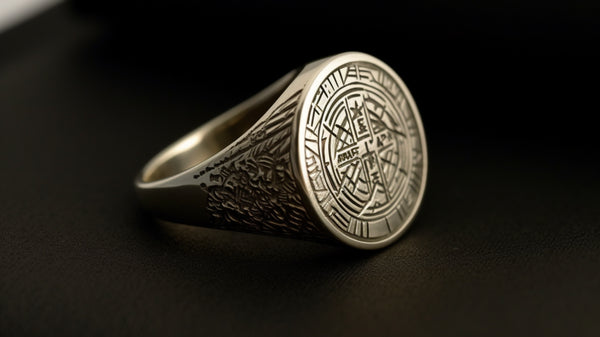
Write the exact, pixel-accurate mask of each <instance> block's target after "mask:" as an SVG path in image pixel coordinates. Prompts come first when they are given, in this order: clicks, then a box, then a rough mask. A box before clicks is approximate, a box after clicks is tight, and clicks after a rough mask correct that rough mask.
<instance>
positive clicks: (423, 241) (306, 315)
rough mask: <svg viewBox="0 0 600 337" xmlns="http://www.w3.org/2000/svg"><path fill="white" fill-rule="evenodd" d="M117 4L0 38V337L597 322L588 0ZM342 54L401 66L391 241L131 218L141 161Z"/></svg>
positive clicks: (592, 27)
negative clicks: (411, 149) (412, 166)
mask: <svg viewBox="0 0 600 337" xmlns="http://www.w3.org/2000/svg"><path fill="white" fill-rule="evenodd" d="M156 3H158V2H156ZM267 4H268V5H271V6H273V4H272V3H270V2H267ZM229 5H231V4H230V3H227V6H229ZM376 5H377V6H379V5H380V4H379V3H376ZM112 6H113V7H111V5H106V6H104V7H103V6H102V5H100V3H99V2H97V3H95V5H94V4H93V3H92V5H86V4H83V1H75V2H71V3H70V4H68V5H63V6H61V7H58V8H56V9H53V10H51V11H49V12H46V13H45V14H43V15H41V16H39V17H37V18H35V19H33V20H31V21H29V22H27V23H25V24H23V25H21V26H19V27H17V28H14V29H12V30H10V31H8V32H5V33H3V34H2V35H0V156H1V158H0V177H1V178H2V182H1V183H0V335H2V336H21V335H52V336H60V335H65V336H87V335H104V336H119V335H140V336H148V335H156V336H163V335H178V336H179V335H204V336H219V335H257V336H267V335H273V336H285V335H308V336H313V335H314V336H337V335H356V336H358V335H372V336H378V335H396V336H450V335H454V336H482V335H483V336H486V335H487V336H531V335H539V336H598V335H600V321H599V318H600V196H599V193H598V191H599V190H600V170H599V169H600V165H599V163H598V147H597V143H598V142H597V141H596V138H597V136H598V132H597V129H598V128H597V124H596V123H595V115H598V114H599V113H600V109H599V108H598V106H599V105H598V84H597V83H598V77H597V75H598V69H597V61H598V53H597V52H596V50H595V49H596V47H597V46H596V45H597V43H598V41H600V29H599V22H600V20H599V19H598V18H599V16H598V15H597V14H598V11H597V10H596V9H595V8H594V7H593V6H588V7H583V8H575V7H576V6H562V5H561V6H550V5H548V6H547V7H545V8H538V7H536V6H522V7H510V8H505V9H501V8H495V7H493V6H492V7H486V8H483V7H481V8H476V7H468V6H467V5H465V4H463V3H461V5H460V6H458V7H452V6H445V7H444V6H438V7H435V8H429V7H427V6H425V5H423V6H421V7H415V6H413V7H401V8H400V9H394V11H393V12H390V11H391V9H387V8H386V7H382V8H379V7H377V10H376V11H375V10H374V11H369V10H365V9H362V10H358V11H354V9H348V8H344V9H343V10H341V11H336V10H335V8H333V9H332V8H331V7H324V8H323V9H320V12H319V14H318V15H315V16H314V17H311V16H309V17H308V18H307V16H306V14H307V13H308V12H310V8H311V7H307V8H308V9H309V10H307V9H306V8H305V7H302V8H295V7H294V6H293V5H290V6H291V7H289V8H288V7H285V6H284V7H285V8H275V9H273V12H268V11H266V12H265V11H260V10H257V9H256V8H254V7H252V6H249V5H246V6H247V7H243V5H241V6H242V7H240V8H237V9H236V10H234V11H233V12H232V13H229V12H227V13H223V12H219V10H220V11H223V10H224V8H226V6H221V7H219V6H217V7H218V8H216V9H215V13H211V12H210V11H208V10H206V9H204V11H203V12H200V13H197V12H196V11H195V10H197V9H198V7H195V8H194V7H192V8H190V9H189V10H187V9H186V8H183V7H177V8H176V9H173V8H171V9H170V10H166V11H165V12H163V10H164V9H161V8H155V7H149V8H144V10H142V11H140V10H139V9H136V8H135V6H130V7H123V8H121V7H118V6H116V5H112ZM281 6H283V5H281ZM461 6H462V7H461ZM386 10H387V12H386ZM284 12H285V13H288V14H287V15H284V14H285V13H284ZM289 13H296V14H295V15H291V14H289ZM332 18H333V19H332ZM328 20H329V21H328ZM332 20H334V21H335V22H336V23H335V24H331V22H332ZM281 34H284V36H285V38H281V37H280V35H281ZM348 50H359V51H364V52H367V53H370V54H373V55H375V56H377V57H379V58H380V59H382V60H383V61H384V62H386V63H388V64H390V65H391V66H392V67H393V68H394V69H395V70H396V71H397V72H398V73H399V74H400V76H401V77H402V78H403V79H404V80H405V82H406V83H407V85H408V87H409V88H410V89H411V90H412V93H413V96H414V97H415V100H416V102H417V104H418V105H419V108H420V110H421V114H422V117H423V121H424V125H425V130H426V132H427V137H428V142H429V151H430V152H429V153H430V176H429V181H428V188H427V191H426V196H425V200H424V203H423V206H422V209H421V212H420V214H419V216H418V218H417V220H416V221H415V223H414V224H413V226H412V227H411V229H410V230H409V231H408V232H407V233H406V235H405V236H404V237H403V238H402V239H401V240H400V241H399V242H397V244H394V245H392V246H391V247H389V248H387V249H383V250H381V251H376V252H363V251H356V250H352V249H349V248H341V247H335V246H329V245H325V244H319V243H311V242H304V241H296V240H290V239H280V238H272V237H266V236H259V235H251V234H241V233H233V232H226V231H219V230H209V229H202V228H195V227H189V226H183V225H164V224H158V223H156V222H155V221H153V220H152V218H151V217H149V216H148V215H146V214H145V213H144V212H143V211H141V210H140V208H139V205H138V203H137V201H136V198H135V194H134V190H133V178H134V177H135V175H136V174H137V172H138V170H139V169H140V168H141V167H142V166H143V165H144V164H145V162H146V161H147V160H148V159H150V157H151V156H152V155H153V154H155V153H156V152H157V151H159V150H161V149H162V148H163V147H164V146H166V145H168V144H169V143H170V142H172V141H174V140H176V139H177V138H178V137H180V136H182V135H183V134H184V133H185V132H187V131H189V130H191V129H193V128H194V127H196V126H198V125H200V124H201V123H202V122H204V121H206V120H208V119H209V118H210V117H212V116H214V115H216V114H218V113H219V112H222V111H224V110H226V109H227V108H229V107H231V106H233V105H234V104H236V103H238V102H240V101H242V100H243V99H245V98H247V97H248V96H250V95H251V94H253V93H254V92H256V91H258V90H260V89H261V88H263V87H264V86H266V85H268V84H269V83H271V82H272V81H274V80H275V79H277V78H278V77H279V76H281V75H283V74H285V73H286V72H287V71H289V70H291V69H293V68H296V67H298V66H300V65H302V64H303V63H305V62H309V61H312V60H315V59H318V58H321V57H324V56H328V55H331V54H335V53H337V52H342V51H348Z"/></svg>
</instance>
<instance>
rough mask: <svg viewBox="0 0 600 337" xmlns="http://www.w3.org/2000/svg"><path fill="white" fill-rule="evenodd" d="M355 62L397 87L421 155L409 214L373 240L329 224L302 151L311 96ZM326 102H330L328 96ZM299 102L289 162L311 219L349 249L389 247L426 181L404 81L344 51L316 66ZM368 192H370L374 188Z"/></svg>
mask: <svg viewBox="0 0 600 337" xmlns="http://www.w3.org/2000/svg"><path fill="white" fill-rule="evenodd" d="M357 62H358V63H365V64H370V65H374V66H375V67H377V68H379V69H381V70H383V71H384V72H385V73H387V74H388V75H389V76H390V77H391V78H392V80H393V81H395V83H396V84H397V85H398V87H399V88H400V90H401V92H402V94H403V95H404V98H405V99H406V104H407V105H408V106H409V107H410V110H411V111H412V115H413V116H414V123H415V124H416V129H417V131H418V139H419V140H420V148H421V153H422V159H421V161H422V168H421V171H420V172H421V173H422V177H421V178H420V186H419V188H418V193H415V194H416V199H415V200H413V203H412V204H411V205H412V208H411V209H410V210H409V211H407V213H406V214H405V217H404V218H403V220H402V221H401V225H399V226H398V227H397V228H395V229H394V230H390V232H389V234H387V235H385V236H382V237H377V238H368V237H362V236H358V235H355V234H351V233H349V232H348V229H349V228H350V224H348V226H349V227H348V228H346V230H344V229H342V228H340V226H339V225H336V224H335V223H333V221H332V220H331V219H330V217H329V216H328V215H327V214H325V211H324V210H323V208H322V207H321V205H320V203H319V201H318V200H317V197H316V196H315V191H314V189H313V185H312V183H311V181H312V180H311V178H309V173H308V165H309V163H307V155H306V151H307V148H306V136H307V123H309V121H308V120H307V119H308V116H309V114H310V113H311V110H312V109H313V100H314V99H315V95H316V94H317V92H318V91H319V88H320V87H321V85H322V84H323V82H324V81H325V80H326V79H327V78H328V77H329V75H331V74H332V73H333V72H334V71H336V70H337V69H338V68H342V67H343V66H344V65H346V64H351V63H357ZM357 71H358V70H357ZM344 85H345V82H343V83H342V85H341V86H340V87H338V88H337V89H334V91H333V92H330V93H331V97H333V96H335V95H336V93H337V92H342V91H343V90H346V89H343V87H344ZM348 90H349V89H348ZM356 90H357V89H354V91H356ZM358 90H359V91H360V90H361V89H360V88H359V89H358ZM322 91H323V89H321V91H320V92H322ZM339 96H342V94H339ZM327 99H328V100H330V98H329V96H328V98H327ZM331 100H333V98H331ZM301 102H302V103H301V106H300V110H299V111H300V113H298V114H297V116H296V118H297V119H296V121H295V125H296V127H295V128H294V134H293V135H292V136H293V140H294V144H295V146H294V147H293V154H292V163H293V168H294V170H296V173H297V174H296V177H298V180H299V185H300V187H301V188H300V190H301V191H302V193H303V198H304V199H305V203H306V204H307V205H306V206H307V208H308V210H309V212H310V213H311V214H312V215H313V217H314V218H315V219H318V220H319V221H320V222H321V223H323V224H324V225H325V227H326V228H327V229H328V230H329V231H330V232H331V234H333V235H334V236H335V237H336V238H338V239H339V240H341V241H342V242H344V243H346V244H348V245H350V246H353V247H356V248H361V249H377V248H382V247H385V246H387V245H389V244H391V243H392V242H394V241H396V240H397V239H398V238H399V237H400V236H401V235H402V234H403V233H404V232H405V231H406V229H407V228H408V227H409V225H410V224H411V223H412V221H413V220H414V218H415V215H416V213H417V212H418V210H419V208H420V205H421V201H422V199H423V194H424V191H425V186H426V182H427V166H428V161H427V144H426V140H425V133H424V131H423V124H422V122H421V117H420V115H419V111H418V109H417V106H416V104H415V102H414V100H413V98H412V96H411V94H410V91H409V90H408V88H407V87H406V85H405V84H404V82H403V81H402V80H401V79H400V77H399V76H398V75H397V74H396V72H395V71H394V70H393V69H391V68H390V67H389V66H387V65H386V64H385V63H383V62H382V61H380V60H379V59H377V58H375V57H373V56H370V55H368V54H364V53H359V52H348V53H343V54H339V55H335V56H332V57H330V58H327V59H325V60H324V62H323V63H322V64H321V65H319V69H317V70H316V72H315V75H313V78H312V80H310V82H309V85H308V87H307V88H306V89H305V90H304V92H303V94H302V97H301ZM327 104H328V105H327V108H326V109H325V111H323V115H327V114H328V113H330V110H333V108H332V107H330V106H329V103H327ZM346 104H347V103H346ZM357 104H358V103H357ZM363 104H364V103H363ZM365 109H367V113H369V110H368V108H367V106H366V105H365ZM330 114H334V112H331V113H330ZM336 118H337V117H336ZM342 118H343V117H342ZM313 123H314V122H313ZM348 125H349V124H348ZM355 129H356V128H355ZM372 130H373V129H371V131H372ZM308 132H310V131H308ZM355 137H356V138H357V139H358V136H356V132H355ZM372 137H373V133H372V132H371V138H372ZM390 138H391V137H390ZM318 144H321V143H318ZM336 144H337V143H336ZM333 146H334V147H333V148H334V149H335V148H337V145H333ZM357 151H358V150H357ZM357 151H354V152H357ZM294 152H295V153H294ZM336 153H337V152H336ZM410 153H411V155H412V152H410ZM377 156H378V158H379V154H377ZM333 158H339V157H336V156H335V154H334V157H333ZM338 163H339V161H338ZM321 166H322V165H321ZM331 166H334V165H331ZM357 167H358V164H357ZM320 168H321V169H322V167H320ZM336 169H337V168H336ZM332 170H333V169H332ZM380 170H381V168H380ZM365 171H366V166H365ZM365 174H366V173H365ZM344 176H345V173H344ZM406 177H407V178H406V180H407V181H408V180H409V178H408V175H407V176H406ZM362 181H363V182H364V181H365V180H362ZM408 183H410V181H409V182H407V184H408ZM372 186H375V185H372ZM340 190H341V188H340ZM371 191H374V189H373V190H371ZM329 192H330V193H331V189H329ZM371 193H372V194H373V193H376V192H371ZM398 193H400V192H398ZM321 200H323V199H321ZM336 202H337V201H336ZM395 202H397V200H393V201H392V203H394V204H393V205H392V208H395V207H396V206H399V203H398V205H396V204H395ZM340 206H341V205H340ZM365 207H366V206H365ZM361 214H362V213H361ZM359 215H360V214H359ZM385 219H386V222H387V219H388V218H387V217H386V218H385ZM350 222H355V221H354V220H353V219H351V221H350ZM363 226H364V225H363ZM366 226H367V227H368V226H369V224H368V223H367V225H366ZM389 228H390V226H389V224H388V229H389ZM367 230H368V229H367ZM367 236H368V234H367Z"/></svg>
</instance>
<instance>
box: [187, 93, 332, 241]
mask: <svg viewBox="0 0 600 337" xmlns="http://www.w3.org/2000/svg"><path fill="white" fill-rule="evenodd" d="M300 94H301V91H298V92H296V93H295V94H294V95H292V97H290V98H289V99H288V100H286V101H285V102H284V103H282V104H281V105H280V106H278V107H277V108H276V109H274V110H273V111H272V113H270V114H269V116H268V117H267V118H266V119H262V121H261V122H260V123H259V124H258V125H255V126H254V127H253V128H252V131H251V133H250V134H249V135H247V136H246V137H245V138H243V139H240V140H239V141H238V142H237V143H236V144H235V146H233V147H232V149H231V150H230V152H229V153H227V154H226V155H225V156H224V158H223V160H221V161H218V162H216V163H214V164H213V165H211V166H209V167H207V168H206V169H205V170H203V171H201V172H199V173H198V174H197V175H195V176H194V178H198V177H201V176H204V175H206V174H209V181H210V182H209V183H206V184H205V183H203V184H201V187H202V188H203V189H204V190H205V191H206V192H207V195H208V202H207V204H208V211H209V212H210V213H211V220H212V223H211V225H212V227H215V228H222V229H228V230H237V231H242V232H255V233H262V234H264V233H266V234H274V235H279V236H292V237H295V238H298V237H300V238H302V237H306V238H311V239H314V238H321V239H328V238H329V236H327V235H326V234H325V230H324V229H321V228H320V227H318V226H317V225H315V223H314V222H312V221H311V220H310V218H309V216H308V214H307V211H306V209H305V207H304V205H303V204H302V199H301V196H300V194H299V193H298V188H297V186H296V182H295V180H294V177H293V174H292V166H291V154H290V146H291V131H292V130H291V128H292V124H293V119H294V118H293V117H294V114H295V111H296V108H297V106H298V100H299V99H300Z"/></svg>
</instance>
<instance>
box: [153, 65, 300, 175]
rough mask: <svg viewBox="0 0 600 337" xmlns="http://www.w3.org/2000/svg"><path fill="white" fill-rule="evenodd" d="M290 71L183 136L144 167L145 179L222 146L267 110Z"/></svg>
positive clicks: (174, 170)
mask: <svg viewBox="0 0 600 337" xmlns="http://www.w3.org/2000/svg"><path fill="white" fill-rule="evenodd" d="M296 73H297V71H293V72H290V73H289V74H287V75H286V76H284V77H283V78H281V79H280V80H278V81H277V82H275V83H273V84H272V85H271V86H269V87H267V88H266V89H264V90H263V91H261V92H260V93H258V94H256V95H255V96H253V97H251V98H250V99H248V100H246V101H245V102H243V103H241V104H240V105H238V106H236V107H234V108H232V109H231V110H229V111H227V112H225V113H224V114H222V115H220V116H218V117H216V118H215V119H213V120H211V121H209V122H208V123H206V124H204V125H202V126H201V127H199V128H198V129H196V130H194V131H192V132H191V133H189V134H188V135H186V136H184V137H183V138H181V139H180V140H178V141H177V142H175V143H174V144H172V145H171V146H169V147H168V148H166V149H165V150H164V151H163V152H161V153H159V154H158V155H157V156H156V157H155V158H154V159H152V160H151V161H150V162H149V163H148V165H146V167H145V168H144V170H143V171H142V175H141V179H142V182H145V183H150V182H153V181H157V180H161V179H165V178H168V177H171V176H173V175H176V174H178V173H180V172H183V171H185V170H187V169H189V168H191V167H194V166H196V165H198V164H200V163H201V162H203V161H204V160H206V159H208V158H210V157H212V156H213V155H215V154H216V153H218V152H219V151H221V150H223V149H224V148H226V147H227V146H229V145H230V144H231V143H233V142H234V141H235V140H237V139H238V138H239V137H241V136H242V135H243V134H244V133H245V132H246V131H248V129H250V128H251V127H252V126H253V125H254V124H255V123H256V122H257V121H258V119H259V118H260V117H261V116H263V114H265V113H266V112H267V110H268V109H269V108H270V107H271V106H272V105H273V104H274V103H275V101H276V100H277V98H279V96H280V95H281V94H282V93H283V91H284V90H285V89H286V88H287V86H288V85H289V84H290V82H291V81H292V79H293V78H294V77H295V75H296Z"/></svg>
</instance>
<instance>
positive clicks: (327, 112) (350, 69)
mask: <svg viewBox="0 0 600 337" xmlns="http://www.w3.org/2000/svg"><path fill="white" fill-rule="evenodd" d="M338 63H341V62H338ZM329 68H330V69H327V68H326V69H325V70H324V71H323V75H322V76H320V77H318V78H317V81H316V82H315V83H314V88H313V90H312V91H311V93H309V94H308V97H307V99H306V106H305V110H306V111H305V112H304V113H303V114H302V117H301V119H302V120H301V123H300V128H301V130H300V133H299V138H300V139H299V145H300V147H299V148H300V151H299V159H300V167H301V170H302V174H303V177H305V179H306V180H307V181H306V182H307V185H308V186H307V191H306V192H307V195H308V199H309V200H310V202H311V204H312V205H313V206H315V207H313V208H314V209H315V210H316V213H317V215H318V216H319V217H320V218H321V219H323V220H325V223H327V224H328V225H329V226H328V227H329V229H330V231H332V233H333V234H334V235H336V236H338V237H339V238H341V239H344V240H345V241H346V242H348V243H351V244H355V245H359V246H363V248H365V247H364V245H372V246H373V248H376V247H378V246H381V245H384V244H387V243H388V242H389V241H390V240H393V239H395V238H396V237H398V236H399V235H400V233H401V232H403V230H404V229H405V228H406V227H407V225H408V224H409V223H410V222H411V221H412V218H413V217H414V215H415V213H416V210H417V209H418V207H419V204H420V202H421V199H422V195H423V191H424V187H425V177H426V171H427V162H426V148H425V138H424V133H423V127H422V124H421V121H420V117H419V115H418V111H417V109H416V106H415V104H414V101H413V100H412V97H411V96H410V93H409V92H408V89H407V88H406V86H405V85H404V83H403V82H402V81H401V80H400V78H399V77H398V75H396V74H395V73H394V72H393V71H392V70H391V69H390V68H389V67H387V66H386V65H385V64H383V63H382V62H381V61H379V60H376V59H374V60H371V59H368V60H356V61H349V62H345V63H342V64H337V65H336V64H331V65H330V67H329Z"/></svg>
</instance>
